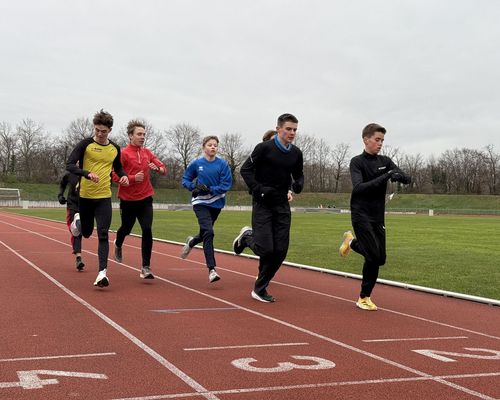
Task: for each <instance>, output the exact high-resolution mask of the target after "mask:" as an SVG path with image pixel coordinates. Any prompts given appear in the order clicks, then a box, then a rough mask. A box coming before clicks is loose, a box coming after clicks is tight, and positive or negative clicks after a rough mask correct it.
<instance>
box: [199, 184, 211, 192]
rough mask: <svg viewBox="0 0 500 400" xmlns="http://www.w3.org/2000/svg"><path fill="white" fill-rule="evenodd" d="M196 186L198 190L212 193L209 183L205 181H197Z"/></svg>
mask: <svg viewBox="0 0 500 400" xmlns="http://www.w3.org/2000/svg"><path fill="white" fill-rule="evenodd" d="M195 188H196V189H198V191H200V192H206V193H210V187H208V186H207V185H205V184H203V183H197V184H196V186H195Z"/></svg>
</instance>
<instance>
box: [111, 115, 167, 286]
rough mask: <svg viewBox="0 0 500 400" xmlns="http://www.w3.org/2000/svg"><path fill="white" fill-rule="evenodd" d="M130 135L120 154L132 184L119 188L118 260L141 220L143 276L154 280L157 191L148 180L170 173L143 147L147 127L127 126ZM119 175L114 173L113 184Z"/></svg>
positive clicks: (134, 121)
mask: <svg viewBox="0 0 500 400" xmlns="http://www.w3.org/2000/svg"><path fill="white" fill-rule="evenodd" d="M127 134H128V137H129V140H130V143H129V144H128V145H127V147H125V148H124V149H122V151H121V162H122V165H123V169H124V170H125V171H126V172H127V175H128V176H129V185H128V186H125V185H120V186H119V187H118V198H119V199H120V215H121V220H122V223H121V226H120V228H118V231H117V233H116V240H115V253H114V255H115V260H116V261H117V262H122V261H123V255H122V245H123V241H124V240H125V236H127V235H128V234H130V232H131V231H132V228H133V227H134V224H135V220H136V219H137V220H138V221H139V224H140V225H141V230H142V244H141V250H142V269H141V274H140V277H141V278H143V279H153V278H154V275H153V274H152V273H151V269H150V267H151V252H152V249H153V233H152V231H151V226H152V225H153V195H154V189H153V186H152V185H151V179H150V177H149V173H150V170H152V171H156V172H158V173H160V174H162V175H164V174H165V173H166V172H167V170H166V168H165V166H164V165H163V163H162V162H161V161H160V160H159V159H158V158H157V157H156V156H155V155H154V154H153V153H152V152H151V150H149V149H147V148H146V147H144V141H145V138H146V129H145V124H144V123H143V122H141V121H138V120H132V121H130V122H129V123H128V126H127ZM117 178H118V176H116V175H115V174H114V173H113V181H116V180H117Z"/></svg>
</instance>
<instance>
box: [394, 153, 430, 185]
mask: <svg viewBox="0 0 500 400" xmlns="http://www.w3.org/2000/svg"><path fill="white" fill-rule="evenodd" d="M399 167H401V169H402V170H403V171H404V172H406V173H407V174H408V175H410V176H411V179H412V181H411V184H410V186H409V189H415V191H417V192H418V191H420V190H422V189H423V187H424V184H425V182H426V176H427V171H426V168H425V164H424V157H423V156H422V154H420V153H418V154H415V155H405V157H404V160H403V161H402V162H401V164H399ZM402 188H406V186H402Z"/></svg>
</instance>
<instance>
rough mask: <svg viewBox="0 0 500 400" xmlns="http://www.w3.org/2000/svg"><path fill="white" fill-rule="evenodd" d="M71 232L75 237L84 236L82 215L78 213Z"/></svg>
mask: <svg viewBox="0 0 500 400" xmlns="http://www.w3.org/2000/svg"><path fill="white" fill-rule="evenodd" d="M69 230H70V231H71V234H72V235H73V236H80V235H81V234H82V224H81V222H80V213H76V214H75V216H74V217H73V221H71V225H70V226H69Z"/></svg>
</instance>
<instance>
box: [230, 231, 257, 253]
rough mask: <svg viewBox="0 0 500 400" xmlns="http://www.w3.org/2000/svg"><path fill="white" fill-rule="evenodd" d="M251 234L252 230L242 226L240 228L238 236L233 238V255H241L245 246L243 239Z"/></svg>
mask: <svg viewBox="0 0 500 400" xmlns="http://www.w3.org/2000/svg"><path fill="white" fill-rule="evenodd" d="M251 234H252V228H250V227H249V226H244V227H243V228H241V230H240V233H239V234H238V236H236V237H235V238H234V241H233V251H234V253H235V254H241V253H242V252H243V250H245V247H247V245H246V244H245V243H244V240H243V239H244V237H245V236H249V235H251Z"/></svg>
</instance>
